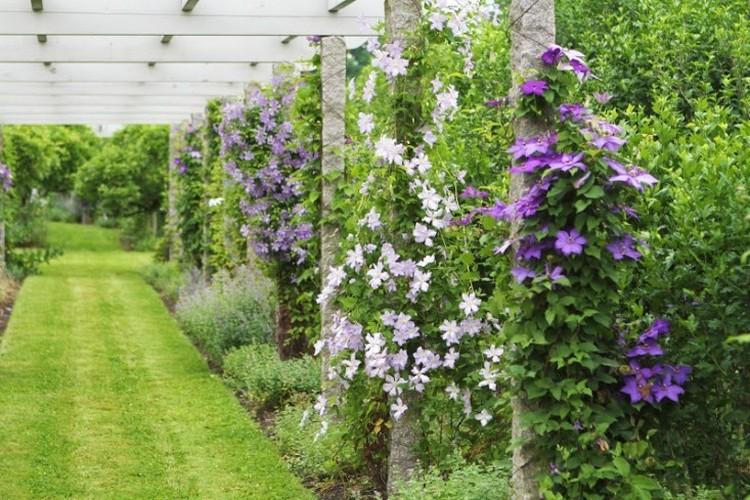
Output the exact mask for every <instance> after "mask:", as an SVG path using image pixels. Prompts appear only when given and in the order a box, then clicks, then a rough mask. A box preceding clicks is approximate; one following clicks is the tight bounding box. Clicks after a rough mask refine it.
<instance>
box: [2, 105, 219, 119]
mask: <svg viewBox="0 0 750 500" xmlns="http://www.w3.org/2000/svg"><path fill="white" fill-rule="evenodd" d="M203 111H205V103H200V104H194V105H191V106H186V105H166V104H163V105H140V106H139V105H133V106H129V105H127V104H120V105H112V104H103V105H87V106H76V105H65V104H61V105H57V106H13V105H1V106H0V115H2V116H7V115H15V116H44V115H76V114H80V115H107V114H121V115H128V114H139V115H140V114H148V113H151V114H155V115H169V114H183V113H187V114H190V113H202V112H203Z"/></svg>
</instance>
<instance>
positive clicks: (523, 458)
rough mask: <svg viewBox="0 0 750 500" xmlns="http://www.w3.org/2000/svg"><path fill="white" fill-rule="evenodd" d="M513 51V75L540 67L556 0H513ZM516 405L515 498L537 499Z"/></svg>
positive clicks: (519, 191)
mask: <svg viewBox="0 0 750 500" xmlns="http://www.w3.org/2000/svg"><path fill="white" fill-rule="evenodd" d="M510 18H511V19H512V20H513V21H512V25H511V51H510V64H511V71H512V72H513V77H514V78H516V77H519V76H520V77H523V78H526V77H529V76H532V75H533V72H534V70H536V69H538V68H540V66H541V59H540V55H541V53H542V51H543V50H544V47H546V46H549V45H551V44H553V43H555V2H554V0H512V2H511V7H510ZM518 95H519V94H518V86H515V87H514V90H513V94H512V96H511V97H512V98H513V99H517V98H518ZM548 131H549V127H548V126H547V125H546V124H545V123H544V121H542V120H540V119H538V118H536V117H532V116H530V115H524V116H522V117H518V118H516V119H515V120H514V121H513V133H514V135H515V137H517V138H519V137H533V136H538V135H541V134H543V133H545V132H548ZM528 188H529V184H528V180H527V179H526V177H525V176H524V174H515V175H512V176H511V186H510V194H511V199H512V200H516V199H518V198H519V197H521V196H522V195H523V194H524V193H525V192H526V190H527V189H528ZM511 406H512V409H513V422H512V430H511V432H512V438H513V442H514V443H518V444H517V446H516V448H515V449H514V450H513V470H512V485H513V495H512V496H513V498H514V499H517V500H536V499H538V498H539V486H538V484H537V476H538V475H539V474H540V472H542V469H543V465H544V464H543V463H541V460H540V457H539V453H538V450H537V448H536V447H535V445H534V434H533V432H532V431H531V430H530V429H528V428H526V427H524V426H523V425H521V418H522V416H523V415H524V414H525V413H527V412H529V411H531V410H533V409H534V408H533V407H532V405H531V404H530V402H529V400H528V398H527V397H526V396H525V394H524V393H523V392H521V393H520V394H517V395H516V396H515V397H514V398H513V399H512V401H511Z"/></svg>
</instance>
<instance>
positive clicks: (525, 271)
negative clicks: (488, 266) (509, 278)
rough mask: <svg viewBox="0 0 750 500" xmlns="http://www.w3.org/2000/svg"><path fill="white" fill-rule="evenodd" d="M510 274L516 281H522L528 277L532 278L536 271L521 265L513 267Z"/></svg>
mask: <svg viewBox="0 0 750 500" xmlns="http://www.w3.org/2000/svg"><path fill="white" fill-rule="evenodd" d="M510 274H512V275H513V279H514V280H515V281H516V283H523V282H524V281H526V280H527V279H529V278H531V279H534V278H535V277H536V273H535V272H534V271H533V270H531V269H529V268H528V267H523V266H517V267H514V268H513V269H511V270H510Z"/></svg>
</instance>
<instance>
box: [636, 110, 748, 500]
mask: <svg viewBox="0 0 750 500" xmlns="http://www.w3.org/2000/svg"><path fill="white" fill-rule="evenodd" d="M654 102H655V114H654V115H653V116H638V117H636V116H632V117H631V119H632V118H637V121H638V122H640V123H639V129H640V133H639V134H637V136H636V137H634V146H635V147H636V149H637V150H638V152H639V155H640V158H641V159H640V163H641V165H642V166H643V167H646V168H648V169H650V170H651V171H652V172H654V173H655V174H656V175H657V176H658V177H659V178H660V180H661V183H660V189H658V190H655V191H654V192H652V193H651V194H650V196H649V197H648V198H647V200H645V202H644V204H643V206H642V207H640V210H639V212H640V213H641V214H642V217H643V219H644V221H645V222H646V226H648V227H654V228H657V229H655V230H654V231H652V232H651V233H650V234H649V235H648V241H649V242H650V244H651V245H652V253H651V255H649V256H648V258H647V259H646V261H645V264H646V266H645V267H646V268H645V270H644V273H643V275H642V276H640V277H638V279H637V280H636V282H635V283H636V284H637V285H638V286H636V287H634V288H635V289H634V290H633V292H632V293H633V294H635V296H636V297H637V300H636V302H635V303H634V304H633V305H632V308H633V309H634V311H635V312H642V311H644V310H645V311H646V312H656V311H666V312H667V316H668V317H669V319H670V320H672V323H673V333H672V334H671V336H670V344H669V346H668V349H669V351H670V353H672V354H673V356H674V357H675V359H679V360H680V362H683V363H687V364H689V365H692V366H694V367H695V370H694V372H693V376H692V379H691V382H690V385H689V387H688V390H687V392H686V394H685V398H684V399H683V400H682V404H681V405H680V406H679V407H674V408H670V409H668V410H665V411H662V412H659V413H657V414H652V415H650V416H649V417H650V418H652V419H653V420H654V422H653V424H654V426H655V427H656V428H658V429H659V432H658V433H657V434H656V435H655V436H654V438H653V442H654V443H655V445H656V446H657V448H658V451H659V453H660V455H661V458H662V461H661V463H662V464H664V465H667V466H671V468H670V472H669V474H667V476H666V478H667V479H668V481H669V482H670V484H684V483H687V484H709V485H714V486H720V487H724V488H726V494H727V495H730V496H731V495H733V494H735V495H736V494H738V493H739V492H746V491H750V450H748V448H747V443H748V440H749V439H750V435H748V429H747V418H748V417H747V416H748V414H750V379H748V378H747V377H742V376H738V374H740V373H743V372H744V371H745V370H746V368H747V360H748V359H750V345H748V344H739V343H727V340H728V339H729V338H731V337H733V336H735V335H739V334H743V333H747V332H748V331H749V330H750V306H749V305H750V287H748V283H750V265H748V263H747V261H745V262H744V263H743V260H742V255H743V252H744V251H745V249H747V248H748V247H750V122H748V121H744V122H739V123H736V124H733V118H732V111H731V109H730V108H729V107H727V106H721V105H718V104H712V103H710V102H708V101H707V100H698V101H695V103H694V108H695V111H694V115H693V117H692V119H688V118H687V117H685V116H683V115H682V114H681V113H680V112H679V111H677V108H678V106H677V104H676V103H674V102H672V101H670V100H668V99H665V98H656V99H655V100H654ZM634 121H636V120H634Z"/></svg>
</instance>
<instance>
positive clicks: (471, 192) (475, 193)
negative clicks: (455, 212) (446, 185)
mask: <svg viewBox="0 0 750 500" xmlns="http://www.w3.org/2000/svg"><path fill="white" fill-rule="evenodd" d="M489 195H490V194H489V193H488V192H486V191H481V190H479V189H477V188H475V187H474V186H466V189H464V191H463V193H461V198H464V199H472V198H479V199H482V200H483V199H485V198H487V197H488V196H489Z"/></svg>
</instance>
